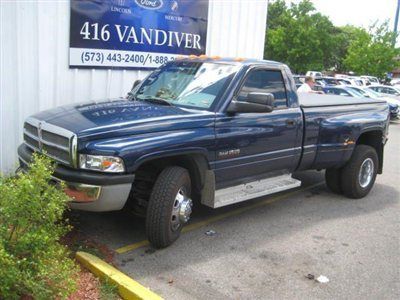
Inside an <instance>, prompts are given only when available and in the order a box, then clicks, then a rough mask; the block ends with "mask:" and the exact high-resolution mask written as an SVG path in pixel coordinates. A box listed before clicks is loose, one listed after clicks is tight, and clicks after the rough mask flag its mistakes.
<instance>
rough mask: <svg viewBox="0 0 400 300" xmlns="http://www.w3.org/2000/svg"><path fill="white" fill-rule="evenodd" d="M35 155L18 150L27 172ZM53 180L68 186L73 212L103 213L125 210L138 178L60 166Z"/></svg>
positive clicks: (25, 148)
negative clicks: (133, 183)
mask: <svg viewBox="0 0 400 300" xmlns="http://www.w3.org/2000/svg"><path fill="white" fill-rule="evenodd" d="M32 153H33V152H32V151H31V150H30V149H29V148H28V147H27V146H25V145H24V144H22V145H20V146H19V147H18V157H19V161H20V166H21V167H22V168H23V169H26V168H27V166H28V164H29V163H30V161H31V158H32ZM53 179H54V181H56V182H64V184H65V190H64V191H65V193H66V194H67V195H69V196H70V197H71V199H73V200H72V201H71V202H70V204H69V205H70V207H71V208H72V209H79V210H87V211H97V212H100V211H113V210H120V209H122V208H123V207H124V205H125V203H126V201H127V200H128V197H129V193H130V191H131V187H132V182H133V181H134V179H135V176H134V175H133V174H124V175H120V174H103V173H97V172H90V171H82V170H79V169H72V168H68V167H65V166H62V165H58V166H57V168H56V170H55V172H54V174H53Z"/></svg>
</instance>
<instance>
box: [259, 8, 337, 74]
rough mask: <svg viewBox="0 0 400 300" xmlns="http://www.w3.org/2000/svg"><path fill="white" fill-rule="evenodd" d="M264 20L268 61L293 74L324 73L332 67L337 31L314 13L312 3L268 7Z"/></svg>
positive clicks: (326, 20) (327, 21) (322, 17)
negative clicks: (322, 71)
mask: <svg viewBox="0 0 400 300" xmlns="http://www.w3.org/2000/svg"><path fill="white" fill-rule="evenodd" d="M268 9H269V13H268V18H267V27H268V29H267V33H266V47H265V53H264V56H265V58H267V59H272V60H277V61H282V62H284V63H286V64H288V65H289V66H290V67H291V69H292V70H293V71H295V72H296V73H304V72H306V71H307V70H322V69H327V68H329V67H330V66H331V65H332V64H333V60H334V55H333V52H334V48H335V42H336V41H335V39H333V38H332V37H333V36H334V34H335V32H336V30H337V29H336V28H335V27H334V26H333V24H332V22H331V21H330V20H329V19H328V18H327V17H326V16H323V15H321V14H320V13H317V12H316V11H315V8H314V6H313V4H312V3H311V1H309V0H303V1H301V2H300V3H298V4H293V3H292V4H291V7H290V8H287V7H286V4H285V2H284V1H283V0H277V1H275V2H272V3H270V5H269V7H268Z"/></svg>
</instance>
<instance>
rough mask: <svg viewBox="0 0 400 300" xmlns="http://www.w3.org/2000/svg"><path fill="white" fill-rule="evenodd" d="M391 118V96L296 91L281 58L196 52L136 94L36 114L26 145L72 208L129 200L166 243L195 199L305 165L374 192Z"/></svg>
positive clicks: (224, 196) (283, 177)
mask: <svg viewBox="0 0 400 300" xmlns="http://www.w3.org/2000/svg"><path fill="white" fill-rule="evenodd" d="M388 124H389V111H388V106H387V104H386V102H385V101H380V100H371V99H356V98H347V97H341V96H331V95H316V94H302V95H300V96H299V95H297V93H296V86H295V83H294V80H293V77H292V74H291V72H290V69H289V68H288V67H287V66H286V65H284V64H282V63H278V62H273V61H263V60H249V59H247V60H246V59H245V60H242V59H228V58H226V59H222V58H220V59H217V58H214V59H213V58H208V57H188V58H183V59H179V60H175V61H170V62H168V63H166V64H165V65H163V66H161V67H160V68H158V69H156V70H155V71H153V72H152V73H150V74H149V75H148V76H147V77H146V78H145V79H144V80H143V81H141V82H138V81H137V82H135V84H134V85H133V88H132V90H131V91H130V92H129V93H128V95H127V96H126V97H125V98H119V99H111V100H110V99H108V100H105V101H97V102H88V103H84V104H71V105H67V106H62V107H58V108H54V109H50V110H46V111H43V112H39V113H37V114H35V115H33V116H31V117H29V118H27V120H26V122H25V123H24V132H23V140H24V142H23V144H21V145H20V146H19V148H18V156H19V161H20V165H21V167H22V168H25V169H26V168H27V167H28V166H29V162H30V161H31V158H32V154H33V153H34V152H42V153H44V154H45V155H47V156H50V157H52V158H53V159H54V160H55V161H56V163H57V167H56V170H55V173H54V180H55V181H63V182H65V185H64V186H65V191H66V193H67V194H69V195H70V196H71V197H72V202H71V203H70V206H71V208H72V209H79V210H88V211H98V212H99V211H114V210H121V209H122V208H129V209H130V210H132V211H134V212H135V213H136V214H139V215H142V216H144V217H145V218H146V221H145V222H146V234H147V238H148V239H149V241H150V242H151V243H152V245H153V246H154V247H158V248H162V247H166V246H168V245H170V244H171V243H173V242H174V241H175V240H176V239H177V238H178V237H179V235H180V232H181V230H182V227H183V226H184V225H185V223H187V222H188V221H189V218H190V215H191V213H192V210H193V207H194V208H195V207H196V206H197V205H206V206H209V207H212V208H218V207H222V206H226V205H230V204H232V203H237V202H241V201H245V200H249V199H252V198H256V197H260V196H264V195H268V194H272V193H276V192H280V191H283V190H287V189H292V188H295V187H298V186H299V185H300V184H301V182H300V181H299V180H297V179H294V178H293V177H292V176H291V174H292V173H293V172H294V171H301V170H311V169H314V170H323V169H325V170H326V172H325V178H326V183H327V186H328V187H329V188H330V190H332V191H333V192H335V193H338V194H343V195H345V196H346V197H349V198H362V197H364V196H366V195H367V194H368V193H369V191H370V190H371V188H372V186H373V185H374V182H375V178H376V175H377V174H381V173H382V165H383V152H384V145H385V143H386V140H387V134H388ZM193 204H194V206H193Z"/></svg>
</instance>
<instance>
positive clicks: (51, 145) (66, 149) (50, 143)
mask: <svg viewBox="0 0 400 300" xmlns="http://www.w3.org/2000/svg"><path fill="white" fill-rule="evenodd" d="M41 142H42V144H45V145H47V146H50V147H54V148H57V149H59V150H62V151H66V152H70V148H68V147H63V146H60V145H57V144H54V143H52V142H49V141H46V140H45V139H43V138H42V139H41Z"/></svg>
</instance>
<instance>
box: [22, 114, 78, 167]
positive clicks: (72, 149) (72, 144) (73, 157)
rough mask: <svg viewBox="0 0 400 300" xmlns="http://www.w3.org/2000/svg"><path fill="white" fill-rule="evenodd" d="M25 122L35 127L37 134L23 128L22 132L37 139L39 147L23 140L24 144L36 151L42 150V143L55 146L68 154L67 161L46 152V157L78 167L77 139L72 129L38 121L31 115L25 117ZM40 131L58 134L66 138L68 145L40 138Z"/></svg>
mask: <svg viewBox="0 0 400 300" xmlns="http://www.w3.org/2000/svg"><path fill="white" fill-rule="evenodd" d="M25 122H26V123H28V124H29V125H31V126H33V127H36V129H37V133H38V135H37V136H35V135H33V134H32V133H30V132H28V131H27V130H26V129H25V128H24V134H26V135H27V136H28V137H30V138H32V139H34V140H35V141H37V142H38V144H39V148H36V147H35V146H33V145H30V144H28V143H27V142H26V141H25V140H24V144H25V145H26V146H28V147H29V148H30V149H32V150H33V151H36V152H42V149H43V144H44V145H47V146H50V147H53V148H56V149H58V150H60V151H64V152H66V153H67V154H68V156H69V158H70V160H69V161H66V160H64V159H62V158H60V157H56V156H54V155H51V154H49V153H46V155H47V156H48V157H51V158H52V159H54V160H56V161H58V162H61V163H63V164H65V165H67V166H72V167H74V168H77V167H78V159H77V144H78V139H77V136H76V134H74V133H73V132H72V131H69V130H67V129H65V128H62V127H59V126H56V125H53V124H50V123H47V122H46V121H40V120H38V119H36V118H33V117H28V118H26V120H25ZM42 131H46V132H49V133H52V134H55V135H58V136H60V137H64V138H66V139H67V140H68V144H69V146H68V147H64V146H62V145H58V144H55V143H52V142H50V141H48V140H46V139H43V138H42Z"/></svg>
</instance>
